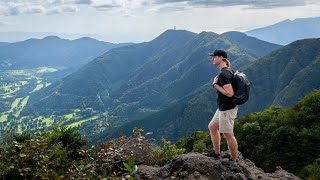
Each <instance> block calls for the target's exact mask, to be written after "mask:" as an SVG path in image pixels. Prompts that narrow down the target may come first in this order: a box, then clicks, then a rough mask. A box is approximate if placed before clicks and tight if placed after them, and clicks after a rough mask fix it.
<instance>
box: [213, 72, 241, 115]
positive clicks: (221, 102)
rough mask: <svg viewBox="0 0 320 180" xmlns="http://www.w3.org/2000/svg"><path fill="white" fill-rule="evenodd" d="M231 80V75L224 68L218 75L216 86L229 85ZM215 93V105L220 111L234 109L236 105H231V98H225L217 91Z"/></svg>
mask: <svg viewBox="0 0 320 180" xmlns="http://www.w3.org/2000/svg"><path fill="white" fill-rule="evenodd" d="M232 78H233V74H232V73H231V72H230V71H228V70H226V68H222V69H221V71H220V73H219V75H218V85H219V86H221V87H223V86H224V85H226V84H231V81H232ZM217 93H218V98H217V103H218V107H219V110H220V111H226V110H230V109H232V108H234V107H236V105H234V104H233V101H232V97H228V96H225V95H224V94H222V93H221V92H220V91H217Z"/></svg>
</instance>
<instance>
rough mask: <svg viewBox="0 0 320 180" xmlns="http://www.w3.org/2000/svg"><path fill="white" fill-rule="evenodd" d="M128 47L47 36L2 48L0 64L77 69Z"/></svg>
mask: <svg viewBox="0 0 320 180" xmlns="http://www.w3.org/2000/svg"><path fill="white" fill-rule="evenodd" d="M124 45H127V44H112V43H108V42H102V41H98V40H95V39H92V38H80V39H76V40H72V41H71V40H66V39H61V38H59V37H56V36H48V37H45V38H43V39H28V40H25V41H21V42H16V43H5V44H3V45H0V63H1V62H3V61H6V62H9V63H10V64H12V67H11V68H19V69H21V68H33V67H40V66H60V67H66V68H77V67H80V66H81V65H83V64H85V63H87V62H88V61H90V60H92V59H94V58H95V57H97V56H100V55H101V54H103V53H105V52H107V51H108V50H110V49H112V48H115V47H121V46H124Z"/></svg>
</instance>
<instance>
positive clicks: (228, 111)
mask: <svg viewBox="0 0 320 180" xmlns="http://www.w3.org/2000/svg"><path fill="white" fill-rule="evenodd" d="M210 56H212V63H213V64H214V65H215V66H217V67H218V68H219V69H220V73H219V75H218V76H216V77H215V78H214V81H213V84H212V85H213V87H214V88H215V89H216V90H217V93H218V98H217V102H218V107H219V108H218V109H217V111H216V113H215V114H214V116H213V118H212V120H211V122H210V123H209V125H208V128H209V130H210V135H211V140H212V144H213V147H214V152H212V153H209V156H210V157H214V158H220V133H223V135H224V137H225V139H226V140H227V143H228V148H229V151H230V159H229V160H230V161H238V144H237V140H236V138H235V136H234V133H233V127H234V119H235V118H236V117H237V112H238V106H236V105H234V104H233V101H232V96H233V94H234V92H233V88H232V85H231V81H232V78H233V74H232V73H231V72H230V71H228V70H227V69H226V68H228V67H230V62H229V60H228V59H227V53H226V52H225V51H223V50H216V51H214V53H212V54H210Z"/></svg>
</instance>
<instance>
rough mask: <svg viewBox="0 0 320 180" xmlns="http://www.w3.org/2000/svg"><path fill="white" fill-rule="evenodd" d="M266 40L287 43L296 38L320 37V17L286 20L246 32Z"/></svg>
mask: <svg viewBox="0 0 320 180" xmlns="http://www.w3.org/2000/svg"><path fill="white" fill-rule="evenodd" d="M245 33H246V34H247V35H249V36H253V37H256V38H258V39H262V40H264V41H268V42H272V43H276V44H282V45H286V44H288V43H291V42H293V41H295V40H299V39H306V38H319V37H320V17H314V18H299V19H295V20H289V19H287V20H284V21H281V22H279V23H276V24H273V25H270V26H266V27H262V28H258V29H253V30H250V31H247V32H245Z"/></svg>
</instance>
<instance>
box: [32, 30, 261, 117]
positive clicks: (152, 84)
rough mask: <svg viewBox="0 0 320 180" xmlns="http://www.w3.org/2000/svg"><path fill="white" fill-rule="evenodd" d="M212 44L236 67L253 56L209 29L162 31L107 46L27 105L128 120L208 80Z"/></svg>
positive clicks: (158, 106)
mask: <svg viewBox="0 0 320 180" xmlns="http://www.w3.org/2000/svg"><path fill="white" fill-rule="evenodd" d="M218 48H223V49H226V50H227V51H228V52H229V59H230V61H231V62H232V63H233V65H234V67H236V68H240V67H242V66H244V65H247V64H250V63H251V62H252V61H254V60H255V59H256V58H255V57H254V56H253V55H250V54H249V53H248V52H247V51H246V50H245V49H243V48H241V47H239V46H237V45H235V44H234V43H232V42H230V41H229V40H228V39H226V38H225V37H224V36H221V35H218V34H215V33H211V32H202V33H200V34H195V33H192V32H188V31H181V30H168V31H166V32H164V33H163V34H161V35H160V36H159V37H157V38H156V39H154V40H152V41H150V42H147V43H141V44H136V45H132V46H126V47H122V48H116V49H112V50H110V51H109V52H107V53H105V54H104V55H102V56H100V57H98V58H96V59H95V60H93V61H91V62H90V63H88V64H87V65H85V66H84V67H82V68H81V69H79V70H78V71H77V72H75V73H73V74H71V75H70V76H68V77H66V78H64V79H62V80H61V81H60V82H57V83H56V84H53V85H51V86H49V87H48V88H45V89H44V90H43V91H40V92H39V93H38V94H37V95H35V96H34V97H31V98H30V100H29V101H30V102H31V104H32V105H31V106H29V108H33V109H34V110H36V111H39V110H40V111H42V113H45V112H53V111H61V110H66V109H75V108H81V107H91V108H94V109H96V110H100V111H103V112H104V111H106V110H107V111H108V112H109V113H110V114H111V115H112V116H111V117H112V118H114V119H121V120H122V121H127V120H132V119H135V118H137V117H139V114H145V113H148V112H149V111H153V110H159V109H163V108H164V107H167V106H168V105H170V104H171V103H173V102H175V101H178V100H180V99H182V98H184V97H186V96H188V95H190V94H193V93H194V92H197V91H198V89H199V88H201V87H202V86H203V85H205V84H206V83H208V81H210V80H211V79H212V77H213V76H214V75H215V74H216V73H217V70H216V69H215V68H214V67H213V65H212V62H211V58H210V57H209V56H208V55H209V52H212V51H213V50H214V49H218ZM39 99H40V100H41V101H39ZM61 101H63V102H64V103H63V104H61Z"/></svg>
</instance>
